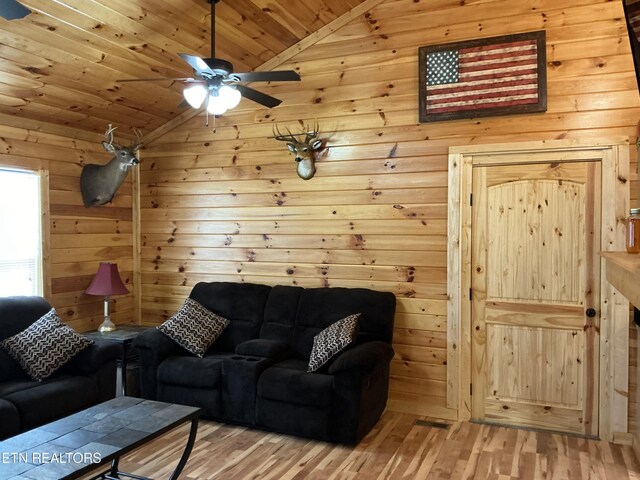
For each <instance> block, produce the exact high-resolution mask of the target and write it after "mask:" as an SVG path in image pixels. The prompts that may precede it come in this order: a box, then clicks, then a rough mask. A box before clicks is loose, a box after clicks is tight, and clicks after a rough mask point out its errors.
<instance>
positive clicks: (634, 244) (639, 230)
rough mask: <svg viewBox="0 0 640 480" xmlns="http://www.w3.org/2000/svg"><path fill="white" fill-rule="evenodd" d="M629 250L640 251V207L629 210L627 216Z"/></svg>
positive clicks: (630, 251)
mask: <svg viewBox="0 0 640 480" xmlns="http://www.w3.org/2000/svg"><path fill="white" fill-rule="evenodd" d="M627 252H629V253H640V208H632V209H630V210H629V216H628V217H627Z"/></svg>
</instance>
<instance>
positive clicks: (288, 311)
mask: <svg viewBox="0 0 640 480" xmlns="http://www.w3.org/2000/svg"><path fill="white" fill-rule="evenodd" d="M303 291H304V288H302V287H290V286H287V285H276V286H275V287H273V288H272V289H271V292H269V298H268V299H267V304H266V305H265V307H264V322H263V323H262V328H261V329H260V338H265V339H269V340H277V341H281V342H285V343H287V344H288V343H291V341H292V339H293V329H294V327H295V325H296V316H297V314H298V302H299V301H300V295H301V294H302V292H303Z"/></svg>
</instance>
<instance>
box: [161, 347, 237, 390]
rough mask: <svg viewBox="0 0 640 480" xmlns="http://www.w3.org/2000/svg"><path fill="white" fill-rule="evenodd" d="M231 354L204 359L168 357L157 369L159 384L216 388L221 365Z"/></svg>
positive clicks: (212, 355)
mask: <svg viewBox="0 0 640 480" xmlns="http://www.w3.org/2000/svg"><path fill="white" fill-rule="evenodd" d="M231 356H232V354H210V355H207V356H205V357H204V358H196V357H169V358H167V359H166V360H165V361H164V362H162V363H161V364H160V367H158V381H159V382H160V383H166V384H172V385H183V386H186V387H189V386H191V387H198V388H216V387H219V386H220V384H221V382H222V363H223V360H224V359H225V358H230V357H231Z"/></svg>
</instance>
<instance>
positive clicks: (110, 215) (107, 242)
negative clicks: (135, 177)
mask: <svg viewBox="0 0 640 480" xmlns="http://www.w3.org/2000/svg"><path fill="white" fill-rule="evenodd" d="M101 141H102V137H101V136H100V135H95V134H91V133H87V132H81V131H77V130H75V129H71V128H67V127H60V126H54V125H50V124H45V123H41V122H33V121H27V120H23V119H22V120H21V119H17V118H15V117H9V116H6V115H0V168H1V167H17V168H25V169H31V170H44V171H45V172H47V173H48V178H49V189H48V192H45V194H48V202H49V208H50V212H49V221H48V228H49V231H50V236H49V238H48V241H46V240H45V244H48V250H49V267H50V268H49V275H48V277H47V278H46V279H45V281H46V282H48V283H49V285H50V291H51V295H50V296H49V297H48V298H47V300H49V302H50V303H51V304H52V305H53V306H54V307H55V308H56V310H57V312H58V314H59V315H60V316H61V318H62V319H63V320H65V321H66V322H67V323H68V324H69V325H71V326H72V327H73V328H75V329H77V330H79V331H86V330H92V329H95V328H96V327H97V326H98V325H99V324H100V323H101V322H102V309H103V302H102V297H94V296H89V295H85V294H84V290H85V289H86V288H87V287H88V286H89V283H90V282H91V280H92V279H93V277H94V275H95V273H96V272H97V270H98V265H99V263H100V262H101V261H108V262H115V263H117V264H118V268H119V270H120V273H121V276H122V278H123V280H124V281H125V283H126V284H127V285H128V288H129V290H130V291H131V290H132V285H131V280H132V278H133V275H132V266H133V236H132V227H133V225H132V211H131V198H132V197H131V181H130V180H128V181H126V182H125V183H124V184H123V185H122V187H121V188H120V191H119V192H118V194H117V195H116V197H115V199H114V202H113V203H112V204H110V205H106V206H103V207H93V208H85V207H84V206H83V204H82V198H81V196H80V172H81V171H82V165H83V164H84V163H99V164H102V163H106V161H108V160H109V155H108V154H106V152H104V150H103V148H102V146H101V143H100V142H101ZM45 203H46V202H45ZM1 229H2V230H3V231H4V230H5V229H7V230H10V226H7V225H2V227H1ZM110 305H111V312H112V319H113V320H114V321H115V322H116V323H123V322H131V321H132V320H133V298H132V295H123V296H117V297H113V298H112V300H111V304H110Z"/></svg>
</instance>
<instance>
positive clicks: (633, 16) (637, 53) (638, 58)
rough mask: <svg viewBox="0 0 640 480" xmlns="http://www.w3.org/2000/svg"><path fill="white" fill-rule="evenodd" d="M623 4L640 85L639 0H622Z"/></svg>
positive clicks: (637, 79)
mask: <svg viewBox="0 0 640 480" xmlns="http://www.w3.org/2000/svg"><path fill="white" fill-rule="evenodd" d="M623 5H624V15H625V17H626V18H627V30H628V33H629V43H630V44H631V53H633V64H634V65H635V69H636V81H637V84H638V85H639V86H640V0H624V2H623Z"/></svg>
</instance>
